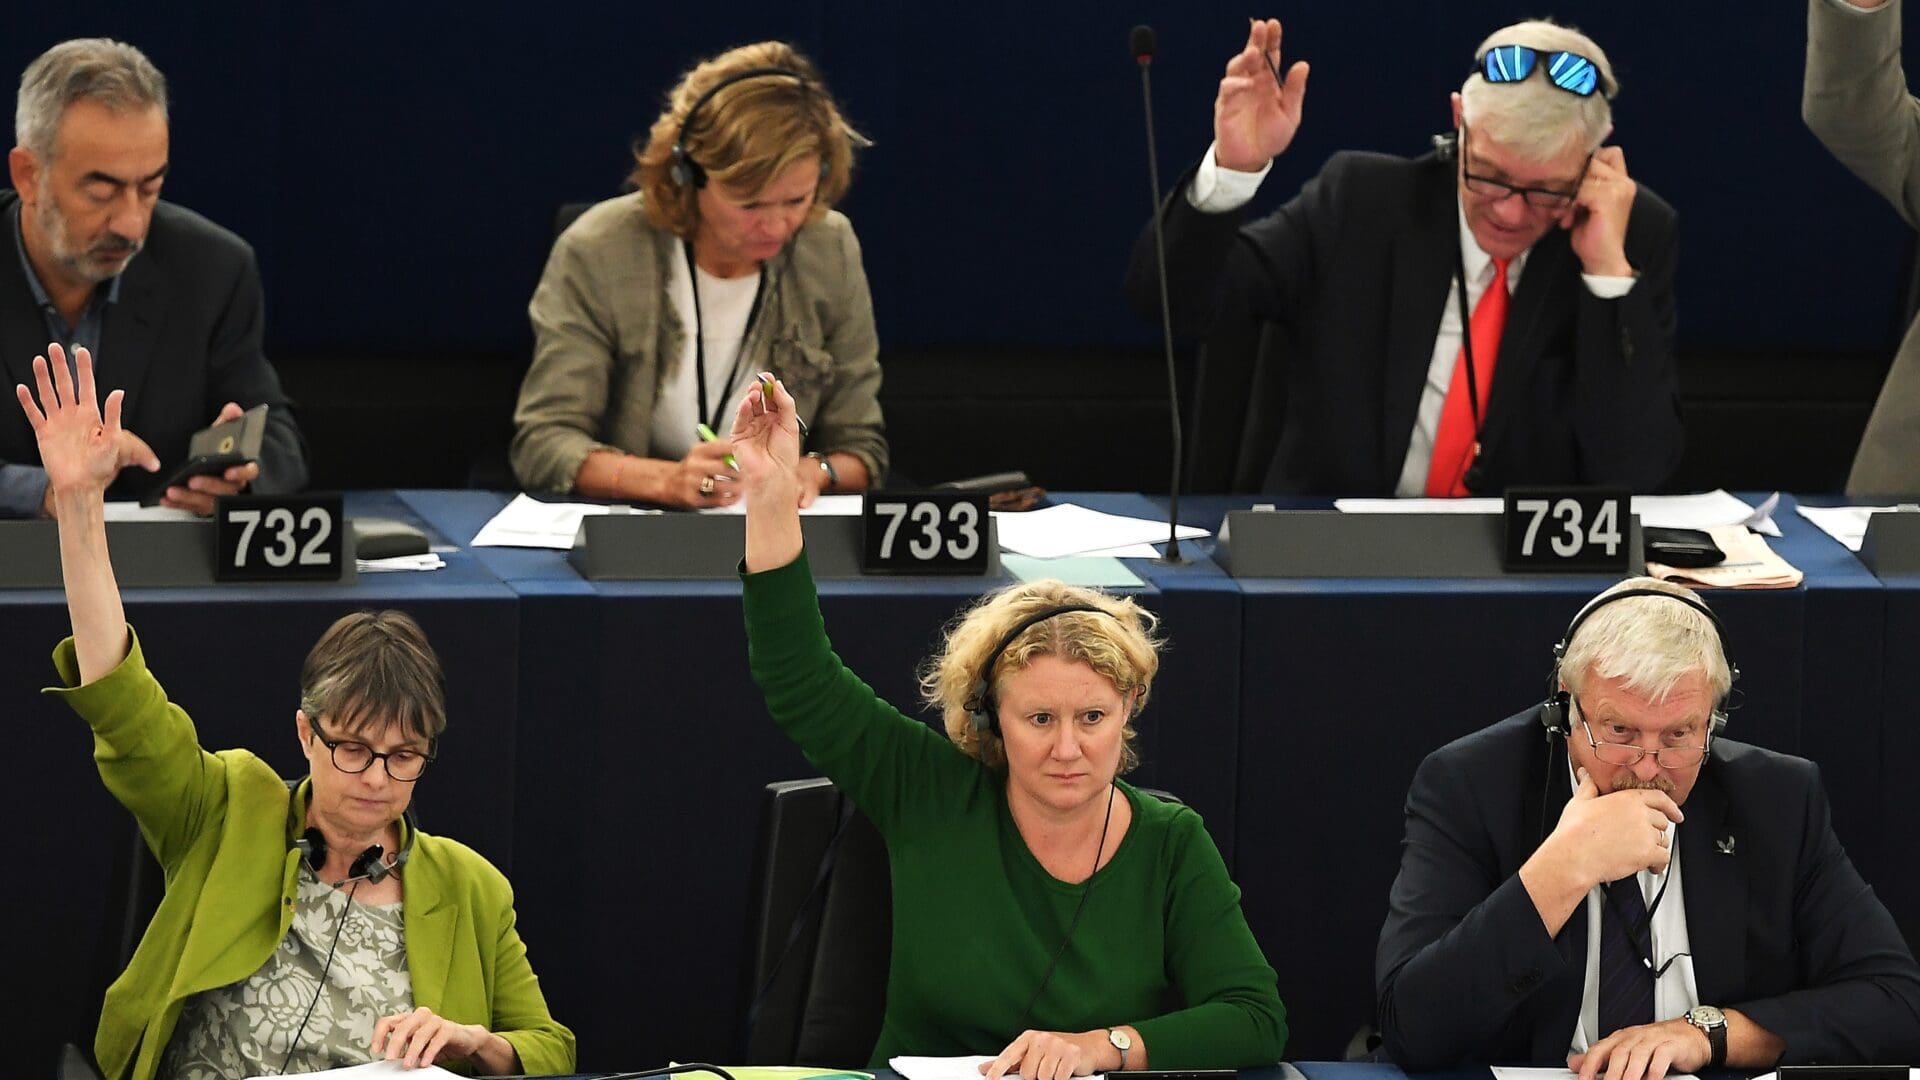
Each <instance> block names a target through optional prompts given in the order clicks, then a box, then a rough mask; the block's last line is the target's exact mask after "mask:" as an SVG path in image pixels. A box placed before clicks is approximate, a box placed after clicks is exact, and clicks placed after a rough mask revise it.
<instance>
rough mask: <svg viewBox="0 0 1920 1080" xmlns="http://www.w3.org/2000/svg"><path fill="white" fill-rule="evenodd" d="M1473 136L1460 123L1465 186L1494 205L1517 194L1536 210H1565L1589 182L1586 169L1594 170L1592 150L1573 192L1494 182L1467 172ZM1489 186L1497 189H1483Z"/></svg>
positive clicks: (1461, 156) (1576, 178) (1462, 171)
mask: <svg viewBox="0 0 1920 1080" xmlns="http://www.w3.org/2000/svg"><path fill="white" fill-rule="evenodd" d="M1471 137H1472V133H1471V132H1469V131H1468V130H1467V125H1465V124H1461V125H1460V179H1461V181H1462V182H1463V183H1464V184H1465V185H1466V188H1467V190H1468V191H1471V192H1473V193H1474V194H1475V195H1478V196H1480V197H1482V198H1486V199H1492V200H1493V201H1495V202H1501V201H1504V200H1506V199H1509V198H1512V197H1513V196H1515V195H1518V196H1520V198H1521V200H1522V201H1523V202H1525V203H1526V204H1527V205H1528V206H1530V207H1532V208H1533V209H1535V210H1556V211H1557V210H1565V209H1566V208H1568V207H1569V206H1572V205H1573V202H1574V200H1575V199H1578V198H1579V197H1580V185H1582V184H1584V183H1586V182H1587V170H1588V169H1590V168H1592V167H1593V153H1592V151H1589V152H1588V153H1587V159H1586V160H1585V161H1583V162H1581V163H1580V174H1579V175H1578V176H1576V177H1574V178H1573V190H1572V191H1554V190H1553V189H1551V188H1535V187H1521V186H1519V185H1518V184H1509V183H1507V182H1506V181H1504V180H1495V179H1494V178H1493V177H1491V176H1476V175H1474V174H1473V173H1471V172H1468V171H1467V154H1468V142H1467V140H1468V139H1470V138H1471ZM1476 184H1479V185H1483V187H1475V186H1474V185H1476ZM1489 187H1490V188H1494V189H1496V190H1494V191H1487V190H1484V188H1489Z"/></svg>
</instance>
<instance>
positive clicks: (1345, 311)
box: [1127, 152, 1682, 495]
mask: <svg viewBox="0 0 1920 1080" xmlns="http://www.w3.org/2000/svg"><path fill="white" fill-rule="evenodd" d="M1454 176H1455V173H1454V167H1453V164H1452V160H1451V158H1450V157H1445V156H1442V155H1441V154H1439V153H1433V154H1428V155H1427V156H1425V157H1422V158H1418V159H1414V160H1409V159H1406V158H1398V157H1388V156H1385V155H1380V154H1364V153H1352V152H1347V153H1340V154H1335V155H1334V156H1333V157H1332V158H1331V159H1329V160H1328V162H1327V165H1326V168H1325V169H1323V170H1322V171H1321V173H1320V175H1319V176H1317V177H1315V178H1314V179H1312V180H1310V181H1308V182H1307V184H1306V186H1304V187H1303V188H1301V190H1300V194H1299V195H1297V196H1295V197H1294V199H1293V200H1292V201H1291V202H1289V203H1287V204H1286V205H1285V206H1283V207H1282V208H1281V209H1280V210H1278V211H1277V212H1275V213H1273V214H1271V215H1269V216H1267V217H1264V218H1261V219H1260V220H1258V221H1255V222H1253V223H1251V224H1247V225H1244V226H1243V225H1242V223H1241V220H1240V218H1241V215H1239V214H1205V213H1201V212H1200V211H1198V210H1195V209H1194V208H1193V206H1192V205H1191V204H1190V203H1188V201H1187V181H1185V180H1183V181H1182V182H1180V183H1179V184H1176V185H1175V186H1174V191H1173V194H1172V195H1171V196H1169V197H1168V199H1167V202H1166V205H1165V206H1164V207H1163V208H1162V213H1163V217H1164V222H1165V226H1164V227H1165V231H1166V242H1167V279H1168V286H1169V294H1170V296H1169V298H1170V303H1171V308H1172V315H1173V323H1174V328H1175V330H1176V332H1179V333H1184V334H1191V335H1207V337H1208V349H1207V358H1206V361H1205V363H1204V365H1203V367H1202V370H1201V373H1200V380H1199V385H1198V386H1197V388H1196V398H1197V399H1198V400H1197V405H1198V407H1197V409H1196V416H1197V418H1198V421H1199V422H1198V423H1197V424H1196V425H1195V427H1196V428H1197V431H1198V434H1197V439H1198V440H1201V441H1198V442H1196V445H1195V446H1194V447H1193V448H1192V453H1193V456H1194V458H1195V460H1196V462H1198V463H1199V467H1200V468H1205V467H1206V462H1207V461H1208V460H1209V459H1212V460H1219V459H1221V457H1222V453H1221V450H1222V448H1221V447H1220V446H1219V445H1217V442H1218V440H1222V439H1224V440H1227V442H1228V444H1229V445H1227V446H1226V447H1225V454H1226V457H1227V458H1228V459H1229V466H1230V468H1231V473H1232V477H1233V482H1232V487H1233V488H1234V489H1235V490H1253V489H1254V488H1261V489H1263V490H1266V491H1274V492H1305V493H1321V494H1373V495H1391V494H1392V493H1393V490H1394V487H1395V485H1396V483H1397V482H1398V480H1399V476H1400V468H1401V465H1402V464H1403V462H1404V461H1405V459H1406V454H1407V445H1408V443H1409V442H1410V440H1411V438H1412V435H1413V424H1414V415H1415V412H1416V410H1417V409H1418V406H1419V404H1420V394H1421V389H1422V387H1423V386H1424V385H1425V382H1426V373H1427V367H1428V364H1429V362H1430V361H1431V359H1432V355H1433V341H1434V335H1435V334H1436V333H1437V332H1438V330H1439V326H1440V315H1441V308H1442V306H1443V305H1444V304H1445V302H1446V299H1447V291H1448V285H1449V283H1450V282H1451V281H1452V279H1453V277H1454V266H1455V261H1456V254H1457V252H1458V250H1459V212H1458V205H1459V203H1458V200H1457V197H1456V195H1455V179H1454ZM1675 224H1676V219H1675V215H1674V212H1673V208H1672V207H1670V206H1668V205H1667V204H1666V203H1665V202H1664V201H1662V200H1661V199H1660V198H1659V196H1657V195H1655V194H1653V193H1652V192H1651V191H1649V190H1647V188H1646V187H1645V186H1644V185H1643V186H1641V187H1640V189H1639V194H1638V196H1637V197H1636V198H1635V200H1634V205H1633V212H1632V215H1631V217H1630V218H1629V222H1628V230H1627V243H1626V248H1627V258H1628V260H1629V261H1630V262H1631V263H1632V264H1633V266H1634V268H1635V269H1636V270H1638V271H1639V275H1640V279H1639V281H1637V282H1636V283H1635V284H1634V286H1633V290H1632V291H1631V292H1629V293H1628V294H1627V295H1626V296H1624V297H1621V298H1619V299H1617V300H1602V299H1600V298H1598V297H1596V296H1594V295H1592V294H1591V293H1590V292H1588V291H1587V288H1586V286H1585V284H1584V283H1583V282H1582V281H1581V279H1580V260H1579V258H1578V257H1577V256H1575V255H1574V254H1573V250H1572V248H1571V247H1570V246H1569V244H1568V241H1567V234H1566V233H1565V232H1563V231H1561V230H1558V229H1555V230H1553V231H1551V232H1549V233H1548V234H1547V235H1546V236H1545V237H1543V238H1542V239H1541V240H1540V241H1539V242H1537V243H1536V244H1534V246H1533V249H1532V252H1531V254H1529V255H1528V257H1527V263H1526V267H1525V270H1524V272H1523V273H1522V275H1521V277H1520V284H1519V287H1518V289H1517V290H1516V291H1515V293H1514V296H1513V302H1512V306H1511V307H1510V308H1509V311H1508V315H1507V329H1506V333H1505V335H1504V337H1503V338H1502V340H1501V344H1500V356H1499V360H1498V363H1497V365H1496V366H1495V370H1494V377H1493V387H1492V391H1491V395H1490V397H1489V399H1488V403H1487V412H1486V416H1485V422H1484V424H1483V427H1482V437H1481V443H1482V446H1483V453H1482V457H1481V460H1480V465H1481V474H1482V475H1481V476H1480V478H1479V480H1478V482H1477V484H1475V485H1473V487H1474V490H1476V491H1479V492H1485V493H1496V494H1497V493H1498V492H1500V491H1501V490H1502V489H1504V488H1506V487H1508V486H1511V485H1514V484H1527V483H1563V484H1564V483H1594V484H1621V485H1625V486H1627V487H1630V488H1632V489H1634V490H1636V491H1648V490H1653V489H1656V488H1658V487H1660V486H1661V485H1662V484H1663V483H1664V482H1665V481H1666V480H1667V479H1668V478H1669V477H1670V476H1671V475H1672V474H1673V471H1674V469H1675V467H1676V466H1677V465H1678V464H1679V461H1680V450H1681V442H1682V431H1681V426H1680V414H1679V404H1678V390H1677V386H1676V382H1675V378H1674V363H1673V328H1674V300H1673V273H1674V260H1675V240H1674V233H1675ZM1158 289H1159V283H1158V275H1157V274H1156V272H1155V265H1154V256H1153V238H1152V228H1151V224H1149V227H1148V228H1147V229H1146V230H1144V231H1143V232H1142V234H1141V237H1140V239H1139V242H1138V243H1137V244H1136V245H1135V247H1134V255H1133V261H1132V265H1131V267H1130V269H1129V272H1128V283H1127V290H1128V296H1129V298H1130V299H1131V300H1132V302H1133V304H1134V306H1135V307H1136V308H1137V309H1138V310H1140V311H1141V312H1142V313H1143V314H1146V315H1148V317H1150V318H1153V319H1155V320H1156V321H1157V320H1158V317H1159V292H1158ZM1262 325H1264V328H1265V331H1266V337H1267V343H1266V346H1265V347H1263V348H1258V349H1256V347H1255V344H1254V342H1255V341H1256V340H1257V339H1258V338H1259V336H1260V335H1259V334H1258V333H1257V332H1255V331H1254V329H1253V328H1255V327H1260V326H1262ZM1209 435H1211V436H1213V438H1214V439H1215V440H1216V444H1215V445H1209V444H1207V443H1206V442H1204V440H1205V439H1207V437H1208V436H1209ZM1276 446H1277V448H1276ZM1222 471H1225V470H1224V469H1223V470H1222ZM1192 475H1195V476H1196V477H1198V476H1200V475H1201V474H1199V473H1195V474H1192Z"/></svg>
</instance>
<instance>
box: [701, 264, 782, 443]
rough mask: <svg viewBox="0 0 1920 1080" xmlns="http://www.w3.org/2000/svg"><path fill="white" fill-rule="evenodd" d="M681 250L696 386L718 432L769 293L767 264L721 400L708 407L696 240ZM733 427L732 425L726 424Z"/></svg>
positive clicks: (703, 410)
mask: <svg viewBox="0 0 1920 1080" xmlns="http://www.w3.org/2000/svg"><path fill="white" fill-rule="evenodd" d="M680 249H681V250H682V251H684V252H686V256H687V289H688V291H690V292H692V294H693V372H694V379H695V380H696V385H697V386H698V387H699V389H700V419H701V420H703V421H705V422H706V423H707V425H708V426H709V427H711V428H712V429H713V430H715V431H719V430H721V428H720V410H721V409H724V408H726V407H727V398H729V397H731V396H732V395H733V388H734V385H735V384H737V383H738V382H739V381H740V366H741V365H742V364H744V363H746V360H747V338H748V337H750V336H752V334H753V324H754V323H755V322H757V321H758V320H759V318H760V301H761V299H762V298H763V297H765V296H766V294H767V267H766V264H765V263H762V264H761V265H760V284H758V285H756V286H754V290H753V306H752V307H751V308H748V309H747V325H746V328H745V329H743V330H741V331H740V349H739V351H738V352H736V353H734V354H733V368H732V370H730V371H729V372H727V383H726V385H725V386H723V387H721V388H720V402H719V404H718V405H716V406H715V407H714V408H712V409H709V408H708V407H707V341H706V337H707V335H706V329H705V327H703V326H702V325H701V319H700V274H699V271H697V270H695V269H694V265H693V243H692V242H691V241H688V240H682V241H681V242H680ZM727 427H728V428H732V427H733V425H732V424H728V425H727Z"/></svg>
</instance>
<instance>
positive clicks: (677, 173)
mask: <svg viewBox="0 0 1920 1080" xmlns="http://www.w3.org/2000/svg"><path fill="white" fill-rule="evenodd" d="M776 76H777V77H781V78H788V79H793V80H796V81H797V82H799V84H800V85H801V86H802V87H810V86H812V85H813V80H812V79H810V78H808V77H807V76H805V75H803V74H801V73H800V72H798V71H795V70H793V69H792V68H782V67H757V68H748V69H746V70H745V71H736V72H734V73H733V74H731V75H729V76H727V77H726V78H724V79H721V80H720V81H719V82H717V83H714V84H713V85H712V86H710V87H708V88H707V92H706V93H704V94H701V95H700V96H699V97H697V98H694V99H693V104H692V105H689V106H688V107H687V115H685V116H683V117H681V118H680V131H679V132H678V133H677V134H675V135H674V137H673V150H672V154H673V164H672V165H670V166H668V168H667V175H668V176H670V177H672V178H673V182H674V184H675V185H676V186H678V187H681V188H703V187H706V186H707V170H705V169H703V168H701V167H700V163H699V162H697V161H695V160H693V156H692V155H691V154H688V153H687V131H688V129H690V128H692V127H693V118H694V117H695V116H697V115H699V112H700V108H701V106H703V105H705V104H706V103H707V102H709V101H711V100H713V96H714V95H715V94H718V93H719V92H720V91H722V90H725V89H726V88H727V87H729V86H732V85H733V84H734V83H737V82H745V81H746V80H748V79H766V78H773V77H776ZM820 167H821V168H822V170H824V169H825V168H826V162H825V161H824V160H822V161H821V163H820Z"/></svg>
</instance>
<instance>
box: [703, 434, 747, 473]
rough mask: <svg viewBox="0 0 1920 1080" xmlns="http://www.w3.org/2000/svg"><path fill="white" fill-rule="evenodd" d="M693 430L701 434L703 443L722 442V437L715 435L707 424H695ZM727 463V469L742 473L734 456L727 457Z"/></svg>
mask: <svg viewBox="0 0 1920 1080" xmlns="http://www.w3.org/2000/svg"><path fill="white" fill-rule="evenodd" d="M693 430H695V431H697V432H699V433H700V441H701V442H719V441H720V436H718V435H715V434H714V433H713V429H712V428H710V427H708V426H707V425H706V423H705V422H701V423H698V424H695V425H694V426H693ZM726 462H727V468H729V469H732V470H733V471H734V472H739V471H740V463H739V462H738V461H735V460H733V455H732V454H728V455H727V456H726Z"/></svg>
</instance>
